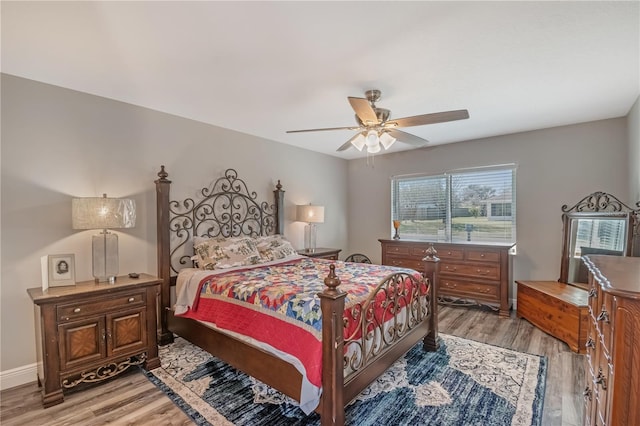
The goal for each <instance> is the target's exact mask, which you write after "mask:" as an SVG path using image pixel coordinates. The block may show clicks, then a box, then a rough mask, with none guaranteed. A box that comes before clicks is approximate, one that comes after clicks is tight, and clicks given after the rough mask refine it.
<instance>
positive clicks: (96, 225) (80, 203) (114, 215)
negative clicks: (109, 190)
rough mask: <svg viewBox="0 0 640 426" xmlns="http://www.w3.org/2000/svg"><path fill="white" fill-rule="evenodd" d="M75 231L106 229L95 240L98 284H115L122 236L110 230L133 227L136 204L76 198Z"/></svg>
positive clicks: (94, 251)
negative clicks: (119, 239)
mask: <svg viewBox="0 0 640 426" xmlns="http://www.w3.org/2000/svg"><path fill="white" fill-rule="evenodd" d="M71 219H72V227H73V229H102V232H100V234H98V235H94V236H93V238H92V257H93V276H94V278H95V280H96V282H109V283H114V282H115V281H116V276H117V275H118V236H117V235H116V234H114V233H112V232H109V229H119V228H133V227H134V226H135V225H136V203H135V201H134V200H131V199H127V198H107V194H104V195H103V196H102V197H86V198H74V199H73V200H72V203H71Z"/></svg>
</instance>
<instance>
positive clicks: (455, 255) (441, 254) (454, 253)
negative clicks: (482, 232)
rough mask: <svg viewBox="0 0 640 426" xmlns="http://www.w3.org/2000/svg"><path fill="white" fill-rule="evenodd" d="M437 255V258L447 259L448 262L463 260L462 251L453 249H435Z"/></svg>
mask: <svg viewBox="0 0 640 426" xmlns="http://www.w3.org/2000/svg"><path fill="white" fill-rule="evenodd" d="M436 250H437V252H438V254H436V256H438V258H440V259H449V260H462V259H464V250H462V249H455V248H447V247H439V248H438V247H436Z"/></svg>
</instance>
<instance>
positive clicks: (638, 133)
mask: <svg viewBox="0 0 640 426" xmlns="http://www.w3.org/2000/svg"><path fill="white" fill-rule="evenodd" d="M627 134H628V137H629V182H630V183H629V202H631V203H633V202H634V201H638V200H640V96H638V99H636V102H635V103H634V104H633V107H632V108H631V111H629V115H628V116H627ZM630 206H631V207H634V205H633V204H630Z"/></svg>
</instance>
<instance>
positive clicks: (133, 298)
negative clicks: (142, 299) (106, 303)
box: [128, 297, 136, 303]
mask: <svg viewBox="0 0 640 426" xmlns="http://www.w3.org/2000/svg"><path fill="white" fill-rule="evenodd" d="M135 300H136V298H135V297H130V298H129V300H128V302H129V303H131V302H135Z"/></svg>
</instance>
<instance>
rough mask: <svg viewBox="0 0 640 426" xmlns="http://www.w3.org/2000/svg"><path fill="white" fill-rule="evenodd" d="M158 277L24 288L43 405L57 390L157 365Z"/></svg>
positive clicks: (55, 398)
mask: <svg viewBox="0 0 640 426" xmlns="http://www.w3.org/2000/svg"><path fill="white" fill-rule="evenodd" d="M160 282H161V281H160V280H159V279H158V278H156V277H154V276H151V275H147V274H140V276H139V278H136V279H134V278H129V277H128V276H123V277H117V279H116V282H115V283H114V284H108V283H96V282H95V281H93V280H91V281H85V282H79V283H77V284H76V285H74V286H67V287H53V288H49V289H47V290H46V291H42V289H41V288H30V289H28V290H27V292H28V293H29V296H30V297H31V300H32V301H33V303H34V310H35V327H36V349H37V360H38V385H39V386H41V388H42V403H43V405H44V407H45V408H46V407H50V406H52V405H56V404H59V403H61V402H63V401H64V395H63V390H67V389H72V388H75V387H76V386H79V385H81V384H87V383H96V382H100V381H102V380H106V379H108V378H110V377H113V376H116V375H118V374H120V373H122V372H123V371H125V370H127V369H128V368H129V367H131V366H133V365H145V366H146V368H147V369H149V370H151V369H154V368H157V367H159V366H160V360H159V358H158V346H157V343H156V342H157V327H156V324H157V306H158V303H157V300H158V294H159V291H160Z"/></svg>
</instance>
